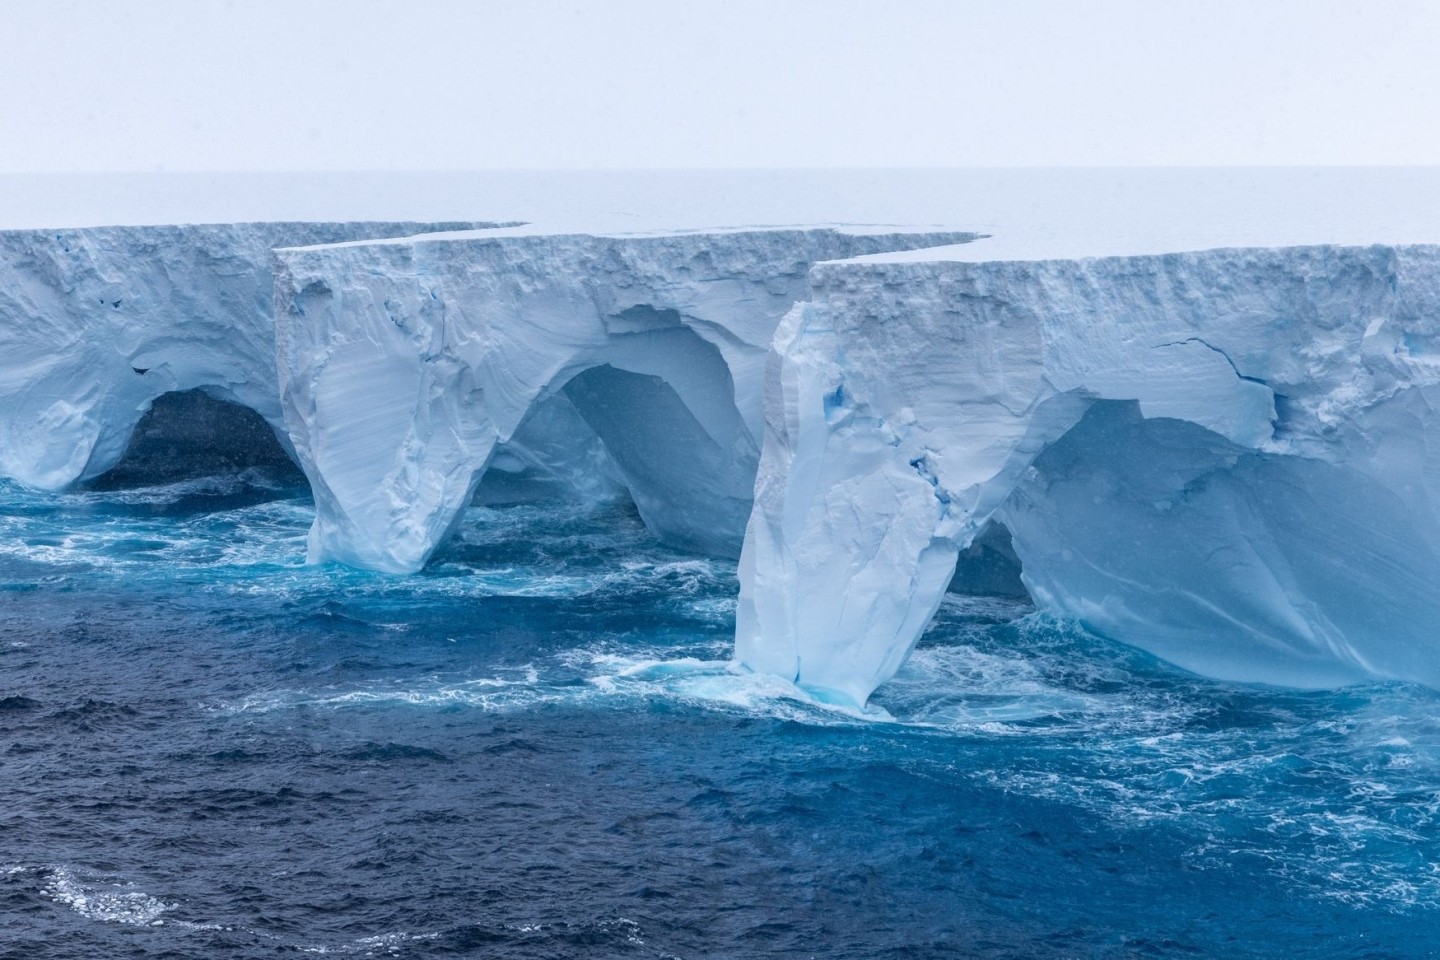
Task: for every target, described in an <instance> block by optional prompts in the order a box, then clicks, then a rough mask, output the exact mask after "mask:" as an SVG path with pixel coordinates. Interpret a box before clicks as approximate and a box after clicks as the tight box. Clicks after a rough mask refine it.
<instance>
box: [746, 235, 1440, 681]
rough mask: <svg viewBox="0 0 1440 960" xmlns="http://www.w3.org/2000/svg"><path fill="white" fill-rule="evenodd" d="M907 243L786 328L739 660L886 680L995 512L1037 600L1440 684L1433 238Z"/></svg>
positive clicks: (1315, 671)
mask: <svg viewBox="0 0 1440 960" xmlns="http://www.w3.org/2000/svg"><path fill="white" fill-rule="evenodd" d="M978 246H979V245H977V247H976V249H978ZM873 259H886V258H873ZM894 259H897V260H905V259H907V258H894ZM908 259H909V262H879V263H877V262H852V263H837V264H822V265H819V266H817V267H816V269H815V271H814V272H813V275H812V287H813V293H812V296H811V298H810V300H808V301H807V302H804V303H801V304H799V305H797V306H796V307H795V309H794V310H793V311H792V312H791V313H790V314H789V316H788V317H787V318H786V319H785V321H784V323H783V324H782V325H781V327H780V329H779V331H778V332H777V335H776V340H775V358H774V366H773V368H772V369H773V372H772V376H771V380H770V383H769V392H768V395H767V401H766V437H765V445H764V452H763V457H762V461H761V464H760V468H759V475H758V478H757V481H756V504H755V510H754V513H753V514H752V517H751V520H750V524H749V527H748V530H747V535H746V542H745V548H744V552H743V555H742V559H741V603H740V609H739V617H738V624H737V656H738V657H739V659H740V660H741V661H743V662H745V663H747V664H749V665H751V666H752V667H754V668H756V669H760V670H766V671H770V672H774V673H778V674H781V675H783V676H786V677H789V678H793V679H796V680H798V682H800V683H801V684H803V685H806V686H809V687H811V688H812V689H815V690H816V691H818V692H820V693H822V695H829V696H834V697H836V698H838V699H842V700H847V701H852V702H861V703H863V702H864V701H865V699H866V698H867V697H868V696H869V695H870V693H871V692H872V691H873V690H874V688H875V687H876V686H877V685H878V684H880V683H882V682H883V681H884V680H885V679H887V678H888V677H889V676H891V675H892V674H893V673H894V671H895V670H896V669H898V668H899V666H900V665H901V664H902V663H903V661H904V659H905V658H906V656H908V654H909V651H910V649H911V648H912V647H913V645H914V643H915V642H916V640H917V639H918V638H919V636H920V634H921V633H922V632H923V630H924V628H925V626H926V625H927V624H928V622H929V620H930V619H931V617H932V616H933V613H934V610H935V608H936V606H937V605H938V603H939V600H940V598H941V595H942V593H943V591H944V589H945V586H946V583H947V582H948V579H949V574H950V571H951V570H952V569H953V566H954V563H955V557H956V553H957V550H958V549H959V548H961V547H963V546H964V545H966V544H968V543H969V541H970V539H971V538H972V537H973V536H974V534H975V533H976V532H978V530H979V529H980V528H981V527H983V525H984V524H985V523H986V522H987V521H989V520H990V519H991V518H992V517H997V518H999V519H1001V520H1002V521H1004V522H1006V523H1007V525H1009V526H1010V528H1011V531H1012V533H1013V535H1014V544H1015V549H1016V551H1017V553H1018V554H1019V556H1020V558H1021V560H1022V563H1023V564H1024V569H1025V575H1024V576H1025V580H1026V584H1027V586H1028V587H1029V589H1030V590H1031V592H1032V594H1033V595H1034V596H1035V598H1036V600H1037V602H1038V603H1040V605H1041V606H1042V607H1043V608H1045V609H1048V610H1050V611H1052V612H1054V613H1057V614H1061V615H1067V616H1075V617H1078V618H1079V619H1081V620H1082V621H1083V622H1085V623H1086V624H1088V625H1089V626H1091V627H1092V628H1094V629H1096V630H1098V631H1101V632H1103V633H1106V634H1108V635H1110V636H1113V637H1116V638H1118V639H1121V640H1125V641H1127V642H1131V643H1134V644H1137V645H1139V646H1142V647H1146V648H1148V649H1152V650H1154V651H1156V652H1157V653H1160V654H1161V655H1162V656H1165V657H1167V658H1169V659H1171V660H1173V661H1175V662H1177V663H1179V664H1181V665H1184V666H1189V667H1191V668H1193V669H1196V670H1200V671H1202V672H1206V673H1209V674H1211V675H1215V676H1222V677H1230V678H1236V679H1244V680H1258V681H1266V682H1276V683H1288V684H1294V685H1302V686H1304V685H1318V684H1326V683H1333V682H1342V681H1345V680H1348V679H1354V678H1356V677H1363V676H1376V675H1378V676H1387V677H1403V678H1408V679H1415V680H1420V681H1422V682H1426V683H1432V684H1440V657H1437V656H1435V655H1434V654H1435V652H1436V651H1437V649H1440V644H1437V640H1440V635H1437V629H1440V593H1437V590H1436V588H1435V586H1434V584H1435V583H1436V582H1437V580H1440V576H1437V575H1440V528H1437V523H1436V504H1437V502H1440V501H1437V496H1440V470H1437V467H1440V461H1437V460H1436V456H1437V452H1440V433H1437V427H1436V418H1435V416H1434V414H1433V413H1432V412H1431V405H1432V403H1433V401H1434V399H1435V397H1436V393H1435V383H1436V380H1437V378H1440V341H1437V340H1436V337H1437V334H1440V248H1435V247H1382V246H1375V247H1355V248H1341V247H1303V248H1282V249H1269V250H1233V249H1232V250H1214V251H1207V252H1200V253H1184V254H1170V255H1164V256H1146V257H1117V258H1106V259H1091V260H1054V261H1034V262H978V263H966V262H946V261H932V262H924V261H923V257H912V258H908ZM1100 401H1114V403H1111V404H1108V405H1107V404H1101V405H1100V406H1099V407H1097V406H1096V405H1097V403H1098V402H1100ZM1147 424H1150V425H1153V426H1147ZM1077 425H1078V426H1077ZM1167 425H1169V426H1167ZM1072 429H1073V430H1074V432H1073V433H1072V432H1071V431H1072ZM1352 568H1353V569H1354V570H1355V571H1356V572H1355V573H1354V574H1353V575H1351V576H1349V577H1347V575H1346V573H1345V571H1346V570H1349V569H1352Z"/></svg>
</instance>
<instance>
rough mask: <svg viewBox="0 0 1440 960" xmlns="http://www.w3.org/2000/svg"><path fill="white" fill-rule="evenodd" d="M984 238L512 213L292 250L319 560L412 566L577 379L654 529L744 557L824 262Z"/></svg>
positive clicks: (284, 271)
mask: <svg viewBox="0 0 1440 960" xmlns="http://www.w3.org/2000/svg"><path fill="white" fill-rule="evenodd" d="M973 236H974V235H973V234H957V233H945V234H916V233H901V234H875V233H865V232H850V231H844V230H837V229H801V230H751V231H725V232H710V233H676V234H659V235H654V234H652V235H643V236H597V235H588V234H568V235H567V234H549V235H547V234H536V233H533V232H524V231H508V232H503V233H501V234H498V235H490V236H482V235H474V234H470V235H466V234H461V235H456V236H451V237H417V238H412V239H409V240H404V241H395V242H377V243H357V244H342V245H334V246H324V247H310V248H305V249H295V250H281V251H277V253H276V256H277V261H278V276H277V286H276V319H277V325H278V346H279V351H278V356H279V367H280V383H281V390H282V395H283V401H284V407H285V417H286V423H287V425H288V428H289V431H290V437H291V440H292V441H293V443H294V446H295V449H296V451H297V453H298V455H299V458H300V462H301V465H302V466H303V467H304V469H305V471H306V473H307V474H308V475H309V478H310V481H311V485H312V487H313V488H314V491H315V501H316V511H317V517H316V521H315V526H314V528H313V529H312V531H311V537H310V550H309V555H310V559H311V560H312V561H320V560H335V561H340V562H343V563H346V564H350V565H353V566H358V567H363V568H368V569H374V570H381V571H389V572H401V573H403V572H412V571H415V570H418V569H419V568H420V567H421V566H423V565H424V563H425V562H426V560H427V558H428V557H429V556H430V555H431V553H432V552H433V551H434V549H435V548H436V547H437V546H438V545H439V544H440V542H441V541H442V540H443V539H444V538H445V536H446V534H447V532H448V531H449V529H450V527H451V525H452V523H453V522H454V520H455V518H456V516H457V515H458V514H459V511H460V510H461V508H462V507H463V506H464V505H465V504H467V503H468V502H469V501H470V499H471V496H472V494H473V493H474V490H475V485H476V483H477V481H478V480H479V478H480V476H481V474H482V473H483V472H484V470H485V468H486V465H487V463H488V462H489V461H490V459H491V457H492V454H493V452H494V450H495V447H496V445H497V443H503V442H506V441H508V440H510V439H511V438H512V437H514V436H516V435H517V433H519V432H520V431H522V430H523V429H524V427H525V425H526V422H527V418H528V417H529V416H530V415H531V412H532V410H533V409H535V408H536V407H537V405H538V404H540V403H542V402H545V401H547V400H549V399H551V398H553V397H555V396H557V395H561V394H562V393H563V395H564V396H565V397H567V398H568V399H569V400H570V401H571V403H572V405H573V406H574V407H575V409H576V410H577V411H578V412H579V414H580V416H581V417H582V418H583V419H584V421H585V423H586V424H587V425H588V427H589V429H590V430H592V431H593V432H594V434H596V435H598V436H599V438H600V440H601V441H603V443H604V446H605V448H606V450H607V451H608V453H609V455H610V456H611V457H612V458H613V460H614V462H615V465H616V466H617V467H618V470H619V472H620V475H621V477H622V479H623V481H624V484H625V486H626V487H627V488H628V490H629V493H630V495H631V496H632V498H633V499H634V501H635V503H636V506H637V507H638V508H639V510H640V514H641V516H642V517H643V518H644V520H645V522H646V524H647V525H648V526H649V527H650V528H651V529H652V530H654V531H655V532H657V533H658V534H660V535H662V536H664V537H665V538H666V539H667V540H669V541H670V542H672V543H676V544H679V545H682V546H684V547H686V548H688V549H693V550H697V551H700V552H704V553H714V554H721V555H724V554H729V555H731V556H733V555H735V554H736V553H737V552H738V550H739V546H740V542H741V539H742V537H743V533H744V527H745V522H746V518H747V517H748V515H749V512H750V506H751V499H752V491H753V480H754V473H755V467H756V464H757V462H758V459H759V438H760V434H761V423H762V420H763V413H762V407H763V379H764V369H765V362H766V356H767V352H768V348H769V345H770V339H771V335H772V334H773V332H774V330H775V327H776V325H777V324H778V323H779V322H780V319H781V318H782V317H783V316H784V315H785V314H786V312H787V311H788V310H789V309H790V307H791V306H792V305H793V304H794V303H795V302H796V301H797V300H799V299H801V298H803V297H805V296H806V295H807V294H808V292H809V286H808V281H807V276H808V271H809V268H810V265H811V264H812V263H813V262H815V261H817V260H824V259H835V258H843V257H850V256H855V255H860V254H866V253H874V252H880V251H887V250H907V249H914V248H917V247H921V246H925V245H933V244H936V243H952V244H953V243H957V242H962V241H966V240H969V239H973ZM582 439H583V438H577V443H579V442H580V441H581V440H582ZM562 472H563V471H562Z"/></svg>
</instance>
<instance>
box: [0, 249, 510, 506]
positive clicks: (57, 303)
mask: <svg viewBox="0 0 1440 960" xmlns="http://www.w3.org/2000/svg"><path fill="white" fill-rule="evenodd" d="M457 226H460V225H459V224H454V223H448V224H419V223H232V224H205V225H191V226H153V227H150V226H147V227H95V228H85V229H67V230H9V231H0V475H3V476H9V477H13V478H14V479H16V480H19V481H21V482H22V483H25V484H27V485H29V486H33V487H38V488H41V489H46V490H56V489H61V488H64V487H66V486H68V485H70V484H73V483H75V482H77V481H84V480H89V479H92V478H94V477H98V476H99V475H101V474H103V473H105V472H106V471H107V470H109V469H111V468H112V467H113V466H115V464H116V463H118V462H119V460H120V457H121V455H122V454H123V453H124V452H125V448H126V445H127V444H128V443H129V441H130V437H131V435H132V434H133V433H134V431H135V427H136V425H137V424H138V423H139V421H140V418H141V417H142V416H143V415H144V414H145V412H146V411H147V410H148V409H150V405H151V403H153V402H154V401H155V399H156V398H157V397H160V396H162V395H164V394H167V393H172V392H176V391H187V390H194V389H200V388H203V389H205V390H207V391H208V392H210V393H211V394H213V395H215V396H217V397H220V398H223V399H226V400H230V401H233V402H235V403H238V404H241V405H242V406H245V407H248V408H249V409H251V410H254V411H256V412H257V413H259V414H260V415H261V416H262V417H264V418H265V420H266V421H267V422H269V423H270V424H271V425H272V426H274V427H277V428H279V427H281V426H282V417H281V411H280V397H279V390H278V388H277V384H276V380H275V323H274V309H273V305H274V276H273V274H272V272H271V265H270V251H271V249H272V248H273V247H276V246H279V245H282V244H296V243H319V242H333V241H338V240H353V239H358V238H362V237H384V236H403V235H405V234H409V233H415V232H417V231H421V230H426V229H431V230H434V229H447V228H449V229H453V228H455V227H457ZM465 226H483V224H465ZM285 442H286V443H287V444H288V442H289V441H288V439H287V440H286V441H285Z"/></svg>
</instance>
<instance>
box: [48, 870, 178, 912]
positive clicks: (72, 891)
mask: <svg viewBox="0 0 1440 960" xmlns="http://www.w3.org/2000/svg"><path fill="white" fill-rule="evenodd" d="M40 893H41V894H42V895H43V896H45V897H47V898H48V899H50V900H53V901H55V902H56V903H59V904H63V905H64V906H67V907H69V908H70V909H71V910H74V911H75V912H76V913H78V914H80V916H82V917H84V918H85V919H87V920H97V921H100V922H102V923H121V924H125V925H127V926H136V927H148V926H163V925H164V923H165V921H164V920H163V919H161V916H162V915H163V914H165V913H168V912H169V911H171V910H173V909H174V908H175V906H176V905H175V904H173V903H166V902H165V901H163V900H161V899H160V898H158V897H154V896H151V895H150V894H148V893H145V892H144V891H143V890H138V889H136V888H135V886H134V884H131V883H128V882H112V881H104V880H94V879H91V880H82V879H80V877H79V876H77V874H76V872H75V871H74V870H72V869H70V868H68V867H55V868H53V869H52V870H51V871H50V872H49V875H48V876H47V877H46V879H45V882H44V885H43V886H41V888H40Z"/></svg>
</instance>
